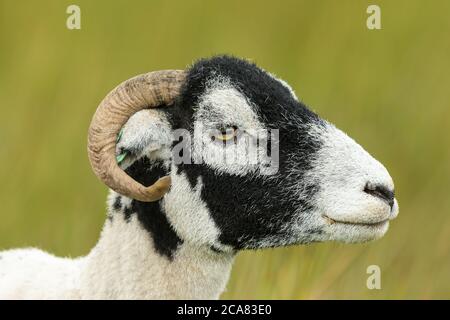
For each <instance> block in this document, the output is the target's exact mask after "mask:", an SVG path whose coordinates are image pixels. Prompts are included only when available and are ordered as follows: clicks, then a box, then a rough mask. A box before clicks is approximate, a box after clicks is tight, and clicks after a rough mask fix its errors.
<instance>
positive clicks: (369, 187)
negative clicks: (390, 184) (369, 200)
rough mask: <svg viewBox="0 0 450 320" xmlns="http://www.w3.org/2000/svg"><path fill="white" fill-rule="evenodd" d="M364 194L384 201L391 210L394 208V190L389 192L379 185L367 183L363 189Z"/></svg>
mask: <svg viewBox="0 0 450 320" xmlns="http://www.w3.org/2000/svg"><path fill="white" fill-rule="evenodd" d="M364 192H365V193H367V194H370V195H371V196H374V197H377V198H379V199H381V200H383V201H386V202H387V203H388V204H389V206H390V207H391V209H392V207H393V206H394V197H395V193H394V190H390V189H388V188H387V187H385V186H383V185H381V184H371V183H367V184H366V186H365V187H364Z"/></svg>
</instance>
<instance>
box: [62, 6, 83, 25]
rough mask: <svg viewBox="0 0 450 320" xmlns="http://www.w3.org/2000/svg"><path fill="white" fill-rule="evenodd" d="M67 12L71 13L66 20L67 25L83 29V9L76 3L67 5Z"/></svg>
mask: <svg viewBox="0 0 450 320" xmlns="http://www.w3.org/2000/svg"><path fill="white" fill-rule="evenodd" d="M66 13H67V14H68V15H69V16H68V17H67V20H66V27H67V29H69V30H80V29H81V9H80V7H79V6H77V5H75V4H71V5H70V6H68V7H67V9H66Z"/></svg>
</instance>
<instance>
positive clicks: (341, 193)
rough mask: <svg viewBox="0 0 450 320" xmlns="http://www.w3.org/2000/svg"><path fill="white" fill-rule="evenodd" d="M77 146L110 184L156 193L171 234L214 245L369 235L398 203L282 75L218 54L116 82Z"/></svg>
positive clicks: (357, 150) (382, 176) (137, 196)
mask: <svg viewBox="0 0 450 320" xmlns="http://www.w3.org/2000/svg"><path fill="white" fill-rule="evenodd" d="M155 75H157V76H155ZM149 79H151V80H149ZM155 88H157V89H155ZM161 88H162V89H161ZM155 107H164V108H157V109H148V108H155ZM142 109H147V110H142ZM140 110H142V111H140ZM127 121H128V122H127ZM125 123H126V124H125ZM121 129H122V130H123V132H122V135H121V139H120V141H119V142H118V143H116V138H117V135H118V134H119V131H120V130H121ZM180 146H181V147H180ZM89 155H90V159H91V163H92V165H93V168H94V172H95V173H96V174H97V175H98V176H99V178H100V179H101V180H102V181H103V182H105V184H107V185H108V186H109V187H110V188H111V189H113V190H115V191H117V192H118V193H119V194H122V195H124V196H127V197H129V198H130V199H134V200H133V201H138V202H142V203H145V202H148V201H159V203H158V206H159V207H160V208H161V209H162V210H163V211H164V214H165V216H166V217H167V219H168V221H169V222H170V225H171V227H173V229H174V230H175V232H176V234H177V236H179V237H180V238H181V239H183V241H187V242H192V243H196V244H206V245H209V246H211V247H214V248H216V249H217V250H220V251H234V250H236V249H246V248H263V247H274V246H283V245H290V244H300V243H310V242H316V241H327V240H337V241H345V242H363V241H369V240H373V239H377V238H379V237H381V236H382V235H384V234H385V232H386V231H387V229H388V226H389V221H390V220H391V219H393V218H395V217H396V216H397V214H398V204H397V201H396V200H395V198H394V184H393V181H392V179H391V177H390V175H389V173H388V172H387V170H386V169H385V167H384V166H383V165H382V164H381V163H379V162H378V161H377V160H375V159H374V158H373V157H371V156H370V155H369V154H368V153H367V152H366V151H365V150H364V149H363V148H362V147H361V146H360V145H358V144H357V143H356V142H355V141H354V140H352V139H351V138H350V137H348V136H347V135H346V134H345V133H343V132H342V131H340V130H339V129H337V128H336V127H335V126H333V125H332V124H330V123H329V122H327V121H325V120H323V119H321V118H320V117H319V116H318V115H317V114H315V113H314V112H312V111H311V110H310V109H308V108H307V107H306V106H305V105H304V104H303V103H302V102H300V101H299V100H298V99H297V97H296V95H295V93H294V92H293V90H292V89H291V88H290V87H289V85H287V84H286V83H285V82H284V81H282V80H280V79H277V78H276V77H275V76H273V75H271V74H270V73H268V72H266V71H264V70H262V69H260V68H258V67H257V66H256V65H254V64H252V63H249V62H247V61H244V60H241V59H237V58H233V57H228V56H219V57H214V58H211V59H205V60H200V61H198V62H197V63H195V64H194V65H193V66H192V67H191V68H190V69H189V70H187V71H186V72H183V71H171V72H165V73H164V72H163V73H157V74H155V73H151V74H148V75H144V76H140V77H138V78H134V80H129V81H127V82H125V84H123V85H121V86H119V87H118V88H116V89H115V90H114V91H113V92H112V93H111V94H109V95H108V97H107V98H105V100H104V101H103V102H102V104H101V105H100V107H99V110H98V111H97V114H96V116H95V117H94V120H93V122H92V125H91V129H90V138H89ZM117 155H124V157H121V159H120V160H121V161H120V162H121V164H120V166H121V168H119V167H118V165H117V163H116V160H115V156H117ZM230 159H232V160H230ZM122 160H123V161H122ZM124 170H125V172H126V173H125V172H124ZM169 186H170V188H169Z"/></svg>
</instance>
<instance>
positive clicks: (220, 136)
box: [211, 126, 238, 144]
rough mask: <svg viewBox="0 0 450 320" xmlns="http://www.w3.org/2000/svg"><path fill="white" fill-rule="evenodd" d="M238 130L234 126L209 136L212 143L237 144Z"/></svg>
mask: <svg viewBox="0 0 450 320" xmlns="http://www.w3.org/2000/svg"><path fill="white" fill-rule="evenodd" d="M237 136H238V129H237V127H236V126H231V127H226V128H221V129H219V132H218V133H215V134H214V135H212V136H211V140H212V141H216V142H222V143H224V144H226V143H228V142H232V141H234V142H237Z"/></svg>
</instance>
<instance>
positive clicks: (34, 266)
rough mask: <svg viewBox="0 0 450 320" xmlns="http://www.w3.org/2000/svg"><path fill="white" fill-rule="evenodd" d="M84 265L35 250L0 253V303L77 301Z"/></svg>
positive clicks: (78, 261)
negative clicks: (39, 300) (17, 301)
mask: <svg viewBox="0 0 450 320" xmlns="http://www.w3.org/2000/svg"><path fill="white" fill-rule="evenodd" d="M81 264H83V259H75V260H72V259H68V258H58V257H55V256H53V255H51V254H49V253H46V252H44V251H42V250H39V249H35V248H26V249H15V250H8V251H3V252H0V299H54V298H56V297H57V298H58V299H76V298H77V297H78V296H79V290H78V289H77V283H78V279H79V274H80V269H81Z"/></svg>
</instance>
